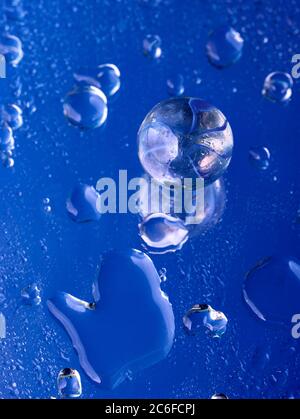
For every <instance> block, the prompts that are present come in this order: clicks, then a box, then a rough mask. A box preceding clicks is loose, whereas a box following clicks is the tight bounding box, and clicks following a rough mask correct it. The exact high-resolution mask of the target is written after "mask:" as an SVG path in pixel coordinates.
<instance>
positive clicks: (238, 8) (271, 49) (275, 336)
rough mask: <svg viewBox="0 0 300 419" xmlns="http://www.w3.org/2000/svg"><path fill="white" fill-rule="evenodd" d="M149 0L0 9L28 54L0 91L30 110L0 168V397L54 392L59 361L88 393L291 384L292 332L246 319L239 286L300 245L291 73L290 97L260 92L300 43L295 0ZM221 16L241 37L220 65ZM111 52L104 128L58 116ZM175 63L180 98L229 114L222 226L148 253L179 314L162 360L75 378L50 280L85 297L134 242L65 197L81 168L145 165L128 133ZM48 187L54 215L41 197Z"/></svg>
mask: <svg viewBox="0 0 300 419" xmlns="http://www.w3.org/2000/svg"><path fill="white" fill-rule="evenodd" d="M148 3H149V4H145V3H143V2H142V1H138V0H119V1H117V0H73V1H71V0H40V1H38V0H32V1H24V2H23V4H24V9H25V10H26V12H27V14H26V16H25V17H24V18H23V19H22V20H19V21H18V20H17V21H14V20H9V19H7V18H6V16H5V15H4V14H3V13H1V26H2V28H3V29H7V30H9V32H10V33H12V34H14V35H17V36H19V37H20V39H21V40H22V42H23V48H24V53H25V56H24V59H23V60H22V62H21V63H20V64H19V66H18V67H17V68H16V69H13V68H8V74H7V79H5V80H0V85H1V101H2V102H3V103H10V102H14V103H18V104H20V106H21V107H22V109H23V111H24V125H23V127H22V128H21V129H20V130H19V131H18V132H17V133H16V152H15V166H14V168H13V169H5V168H1V176H0V178H1V188H0V190H1V205H0V262H1V263H0V287H2V289H3V293H4V294H5V296H6V300H5V302H4V303H3V304H2V306H1V307H0V310H1V311H2V312H3V313H4V314H5V316H6V319H7V338H6V339H3V340H1V342H0V379H1V381H0V396H1V397H26V398H27V397H32V398H37V397H43V398H49V397H50V396H57V389H56V376H57V374H58V372H59V370H60V369H61V368H64V367H73V368H76V369H78V370H79V371H80V373H81V376H82V381H83V397H87V398H88V397H176V398H181V397H196V398H198V397H199V398H202V397H204V398H209V397H211V395H212V394H213V393H215V392H223V393H226V394H227V395H228V396H229V397H230V398H244V397H290V396H295V397H297V396H299V390H298V389H299V377H298V374H297V370H298V368H299V364H300V351H299V342H298V341H297V340H294V339H292V338H291V336H290V330H282V329H280V328H278V327H275V326H270V325H266V324H263V323H262V322H260V321H259V320H257V319H256V318H255V317H254V315H253V314H252V313H251V311H250V310H249V309H248V307H247V306H246V304H245V303H244V301H243V299H242V284H243V281H244V276H245V273H246V272H247V271H248V270H249V269H250V268H251V267H252V266H253V265H254V264H255V263H256V261H257V260H259V259H261V258H263V257H265V256H269V255H272V254H286V255H288V256H294V257H300V255H299V232H300V224H299V223H297V222H296V218H297V210H298V207H299V195H300V190H299V174H300V165H299V155H300V118H299V109H300V95H299V84H298V83H297V82H296V83H295V85H294V92H293V98H292V100H291V102H290V103H289V104H288V106H282V105H279V104H272V103H271V102H268V101H267V100H265V99H264V98H263V97H262V95H261V89H262V84H263V81H264V78H265V77H266V76H267V74H269V73H270V72H271V71H276V70H278V71H287V72H290V71H291V68H292V64H291V58H292V55H293V54H296V53H299V52H300V45H299V44H300V41H299V29H300V2H299V1H296V0H292V1H289V2H286V1H278V0H276V1H274V0H272V1H271V0H266V1H263V0H261V1H259V0H258V1H240V0H238V1H230V0H227V1H221V0H214V1H204V0H183V1H182V0H178V1H177V0H162V1H160V2H157V3H158V4H153V3H155V2H150V1H149V2H148ZM151 3H152V5H151ZM1 10H3V4H1ZM222 23H229V24H232V25H233V26H234V27H235V28H236V29H237V30H238V31H240V32H241V34H242V36H243V37H244V39H245V47H244V53H243V56H242V58H241V60H240V61H239V62H238V63H237V64H235V65H234V66H232V67H230V68H229V69H226V70H217V69H215V68H213V67H212V66H211V65H210V64H209V63H208V61H207V58H206V56H205V43H206V40H207V36H208V33H209V31H210V30H212V29H214V28H216V27H218V26H219V25H220V24H222ZM148 33H152V34H158V35H159V36H160V37H161V39H162V49H163V56H162V58H161V60H160V61H159V62H158V63H157V62H153V61H151V60H149V59H147V58H146V57H144V56H143V51H142V41H143V39H144V37H145V35H147V34H148ZM105 62H112V63H115V64H116V65H117V66H118V67H119V68H120V70H121V73H122V81H121V83H122V85H121V90H120V93H119V95H118V97H117V98H116V100H115V101H113V103H112V104H110V106H109V115H108V120H107V123H106V125H105V127H104V128H101V129H95V130H91V131H87V132H84V133H81V132H80V131H79V130H78V129H76V128H74V127H72V126H69V125H68V123H67V121H66V120H65V118H64V116H63V112H62V100H63V98H64V96H65V94H66V93H67V92H68V91H69V90H70V89H71V88H72V86H73V77H72V74H73V72H74V71H76V70H78V69H79V68H80V67H82V66H96V65H98V64H101V63H105ZM174 72H175V74H176V73H177V72H178V73H181V74H182V75H183V76H184V79H185V89H186V90H185V93H186V94H187V95H191V96H199V97H201V98H204V99H205V100H207V101H209V102H211V103H213V104H214V105H216V106H217V107H219V108H220V109H221V110H222V111H223V112H224V113H225V115H226V116H227V117H228V119H229V121H230V123H231V126H232V129H233V133H234V137H235V148H234V155H233V159H232V162H231V165H230V167H229V169H228V171H227V173H226V175H225V177H224V179H225V185H226V194H227V204H226V210H225V213H224V216H223V218H222V221H221V223H219V224H218V225H217V226H216V227H215V228H214V229H212V230H211V231H209V232H208V233H207V234H205V235H203V236H197V237H195V238H194V239H193V240H190V241H189V242H188V243H187V244H186V245H185V246H184V247H183V249H182V250H181V251H180V252H178V253H175V254H169V255H164V256H155V257H153V260H154V263H155V265H156V267H157V268H158V269H160V268H162V267H165V268H166V269H167V278H168V279H167V283H166V284H165V286H164V289H165V290H166V292H167V293H168V295H169V297H170V300H171V302H172V304H173V308H174V313H175V317H176V340H175V343H174V346H173V349H172V351H171V353H170V354H169V356H168V358H167V359H166V360H164V361H162V362H161V363H159V364H157V365H156V366H153V367H151V368H149V369H147V370H144V371H142V372H141V373H140V374H138V375H137V376H135V377H134V378H133V380H132V381H126V382H124V383H123V384H122V385H120V386H119V387H118V388H117V389H116V390H114V391H113V392H107V391H104V390H102V389H101V387H98V386H97V385H95V384H93V383H92V382H90V381H89V380H88V379H87V378H86V376H85V375H84V373H83V371H82V370H81V368H80V366H79V363H78V358H77V355H76V354H75V353H74V351H73V349H72V346H71V343H70V341H69V338H68V337H67V335H66V333H65V331H64V330H63V329H62V328H61V326H60V325H59V324H58V323H57V322H56V321H55V320H54V318H53V317H52V316H51V315H50V313H49V312H48V309H47V307H46V300H47V298H49V297H51V296H52V295H53V294H54V292H55V291H57V290H65V291H68V292H70V293H72V294H73V295H76V296H78V297H81V298H83V299H87V300H89V299H90V295H91V284H92V281H93V280H94V279H95V277H96V276H97V272H98V269H99V261H100V256H101V254H102V253H103V252H104V251H106V250H108V249H111V248H115V247H120V246H130V247H135V248H138V249H141V241H140V238H139V235H138V227H137V224H138V219H137V217H136V216H134V215H130V214H128V215H119V216H117V215H116V216H113V215H107V216H104V217H102V219H101V220H100V221H99V222H98V223H90V224H83V225H78V224H75V223H74V222H72V221H71V220H70V219H69V218H68V216H67V215H66V211H65V202H66V198H67V197H68V195H69V193H70V191H71V190H72V188H73V186H74V185H75V184H76V183H77V182H78V181H82V182H84V183H88V184H93V185H95V184H96V182H97V180H98V179H99V178H100V177H102V176H111V177H114V178H116V179H117V176H118V171H119V170H120V169H127V170H128V172H129V176H138V175H140V174H142V169H141V166H140V164H139V161H138V157H137V143H136V134H137V130H138V128H139V125H140V123H141V121H142V120H143V118H144V116H145V115H146V113H147V112H148V111H149V110H150V109H151V108H152V106H154V105H155V104H156V103H158V102H159V101H160V100H163V99H165V98H166V97H167V88H166V81H167V78H168V77H169V76H170V74H171V75H172V74H174ZM198 78H199V79H201V83H200V84H197V82H196V80H197V79H198ZM256 145H263V146H267V147H268V148H269V149H270V151H271V163H270V167H269V169H268V170H267V171H265V172H261V171H257V170H255V169H254V168H253V167H252V166H251V165H250V164H249V160H248V152H249V148H250V147H251V146H256ZM46 197H48V198H50V205H51V207H52V211H51V213H46V212H45V211H44V209H43V207H44V204H43V199H44V198H46ZM34 281H35V282H37V283H38V284H39V285H40V287H41V289H42V299H43V301H42V304H41V305H40V306H38V307H27V306H24V305H22V304H21V301H20V292H21V289H22V288H23V287H24V286H26V285H28V284H29V283H31V282H34ZM269 292H270V293H272V289H270V290H269ZM267 297H268V296H267V295H266V298H267ZM196 303H209V304H211V305H212V306H213V307H214V308H216V309H219V310H222V311H223V312H224V313H225V314H226V315H227V316H228V319H229V325H228V330H227V332H226V334H225V335H224V337H223V338H222V339H221V340H212V339H210V338H208V337H206V336H197V337H190V336H186V335H185V333H184V331H183V329H182V320H181V319H182V316H183V314H184V313H185V311H186V310H187V309H188V308H190V306H191V305H193V304H196ZM299 306H300V303H299ZM299 308H300V307H299ZM121 315H122V313H120V316H121ZM120 344H121V343H120ZM291 348H293V349H291ZM266 354H269V357H270V359H269V361H266V359H267V358H268V356H266Z"/></svg>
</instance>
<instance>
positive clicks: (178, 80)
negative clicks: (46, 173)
mask: <svg viewBox="0 0 300 419" xmlns="http://www.w3.org/2000/svg"><path fill="white" fill-rule="evenodd" d="M167 90H168V93H169V95H170V96H182V95H183V93H184V79H183V76H182V75H181V74H176V75H175V76H173V77H170V78H169V79H168V80H167Z"/></svg>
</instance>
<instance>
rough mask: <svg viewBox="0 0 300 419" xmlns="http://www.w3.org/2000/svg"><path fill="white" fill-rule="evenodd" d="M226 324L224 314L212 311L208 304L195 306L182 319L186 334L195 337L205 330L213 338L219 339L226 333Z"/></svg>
mask: <svg viewBox="0 0 300 419" xmlns="http://www.w3.org/2000/svg"><path fill="white" fill-rule="evenodd" d="M227 322H228V320H227V318H226V316H225V315H224V313H222V312H221V311H216V310H214V309H213V308H212V307H211V306H210V305H208V304H195V305H194V306H193V307H192V308H190V309H189V310H188V311H187V313H186V314H185V315H184V317H183V324H184V327H185V329H186V331H187V332H188V333H190V334H192V335H196V334H198V333H199V331H200V332H201V331H202V330H203V329H204V328H206V329H207V330H208V332H209V334H210V335H211V336H212V337H214V338H216V337H217V338H219V337H221V336H222V335H223V334H224V333H225V332H226V327H227Z"/></svg>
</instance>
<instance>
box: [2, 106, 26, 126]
mask: <svg viewBox="0 0 300 419" xmlns="http://www.w3.org/2000/svg"><path fill="white" fill-rule="evenodd" d="M22 114H23V112H22V110H21V108H19V106H18V105H14V104H12V105H7V106H5V107H4V108H3V110H2V120H3V122H6V123H7V124H8V125H9V126H10V127H11V128H12V129H13V130H16V129H19V128H20V127H21V126H22V125H23V115H22Z"/></svg>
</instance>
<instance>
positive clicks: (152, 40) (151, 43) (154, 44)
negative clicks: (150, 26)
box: [143, 35, 162, 59]
mask: <svg viewBox="0 0 300 419" xmlns="http://www.w3.org/2000/svg"><path fill="white" fill-rule="evenodd" d="M143 50H144V54H145V55H146V56H148V57H151V58H153V59H158V58H160V57H161V54H162V50H161V39H160V37H159V36H158V35H147V36H146V37H145V39H144V41H143Z"/></svg>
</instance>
